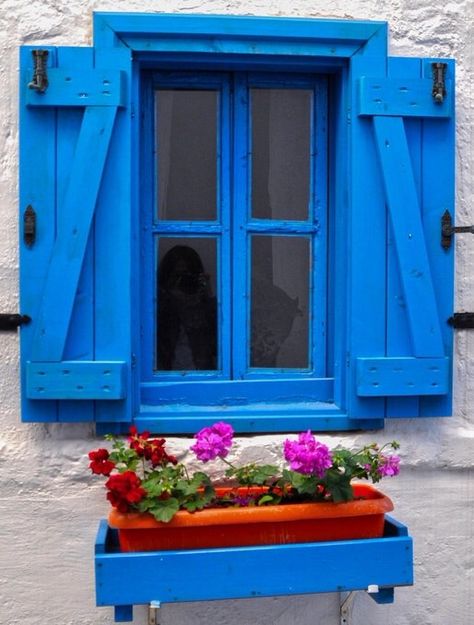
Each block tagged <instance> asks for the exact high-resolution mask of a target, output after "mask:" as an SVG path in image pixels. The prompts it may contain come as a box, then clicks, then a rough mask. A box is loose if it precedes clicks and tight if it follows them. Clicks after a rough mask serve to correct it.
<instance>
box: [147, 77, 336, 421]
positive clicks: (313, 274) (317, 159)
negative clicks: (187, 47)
mask: <svg viewBox="0 0 474 625" xmlns="http://www.w3.org/2000/svg"><path fill="white" fill-rule="evenodd" d="M144 85H145V90H148V91H149V90H150V89H151V90H152V93H151V94H150V93H146V94H145V96H144V98H145V101H147V102H150V103H153V104H152V105H147V106H145V111H146V113H145V114H146V117H145V122H144V128H145V131H144V143H145V145H144V151H143V162H144V166H145V168H146V171H147V175H145V176H144V179H145V180H147V182H146V183H145V184H144V185H143V189H144V192H143V194H142V197H143V199H142V201H143V202H144V203H145V205H146V208H144V210H143V216H144V219H145V224H144V227H143V229H142V233H143V249H144V251H145V254H144V260H143V269H144V272H143V281H142V288H143V292H144V297H143V298H142V299H143V301H144V302H145V305H144V307H143V313H142V323H143V326H144V331H143V336H142V347H141V353H142V358H143V365H142V366H143V372H144V376H143V378H144V380H143V382H144V383H143V384H142V397H143V399H144V402H145V403H146V402H150V403H160V404H170V403H173V393H175V392H176V383H179V393H180V399H179V402H175V403H177V404H178V406H181V409H182V410H183V411H186V410H187V409H188V405H189V404H190V403H192V404H195V405H199V404H201V406H202V407H203V409H204V410H205V409H206V407H207V406H209V405H219V404H220V403H222V397H227V398H231V397H232V395H233V394H235V393H236V391H235V390H234V388H235V386H236V384H235V382H236V381H240V383H239V385H238V386H239V391H238V395H239V402H242V399H243V398H247V399H248V398H249V393H250V397H251V393H252V390H251V389H252V386H251V385H248V384H247V385H246V384H245V383H243V382H244V381H248V380H259V381H261V382H262V384H260V385H259V387H258V388H259V400H260V401H262V400H264V399H265V400H266V401H273V402H275V398H277V397H278V398H279V399H278V401H279V402H284V401H286V402H287V403H290V402H291V401H292V399H291V398H292V397H295V396H300V397H301V396H305V397H306V398H307V400H309V399H310V398H313V400H314V401H320V400H328V399H329V398H330V396H331V391H330V390H329V389H330V388H331V385H332V384H333V380H332V379H331V376H330V375H329V372H328V371H327V365H326V341H327V337H326V332H325V328H326V302H327V295H326V292H327V276H326V270H327V262H326V261H327V229H326V225H327V201H326V198H327V79H326V77H325V76H324V77H322V76H319V75H306V74H284V75H281V74H278V75H275V74H268V73H267V74H265V73H247V72H233V73H227V74H220V73H217V74H210V73H195V74H189V73H182V74H178V73H176V72H175V73H173V74H166V73H154V74H152V75H151V76H149V77H147V78H145V80H144ZM180 94H181V99H182V100H183V103H182V104H181V107H183V106H184V107H186V106H188V108H189V112H190V113H191V115H192V114H193V113H194V114H195V107H194V106H193V105H192V104H191V105H189V104H188V105H186V100H189V99H191V98H192V97H193V94H194V99H195V100H196V104H197V103H198V101H199V98H201V99H202V98H203V96H204V99H205V100H207V103H206V104H207V105H208V106H210V107H212V109H213V113H214V116H213V121H214V120H215V123H216V125H217V132H216V137H215V138H214V139H213V141H214V142H215V143H216V144H217V146H216V149H215V157H214V155H213V157H214V158H215V160H216V164H215V166H214V167H215V169H216V170H217V172H218V173H217V176H216V178H217V184H216V185H215V193H216V195H217V202H216V206H217V210H216V211H215V219H212V220H209V219H203V218H202V209H200V210H199V211H196V212H195V218H194V219H192V216H193V213H192V212H190V210H192V206H193V202H195V201H196V200H195V199H194V197H193V195H192V193H188V194H187V195H188V197H187V198H185V199H183V198H182V197H181V198H178V200H176V201H182V202H183V201H184V202H185V203H186V201H187V202H188V204H187V205H186V206H183V209H184V211H181V213H180V210H179V205H178V207H176V208H175V209H173V208H171V212H172V218H165V217H164V216H160V215H159V211H158V210H157V208H156V206H157V203H158V202H159V199H160V188H159V187H160V182H159V180H160V178H161V176H160V175H156V171H157V170H159V169H160V154H161V152H162V150H160V148H159V147H157V145H156V144H157V142H159V141H160V136H159V131H158V130H157V128H161V127H162V126H163V134H165V135H166V138H165V137H163V143H164V142H165V139H167V138H169V134H170V133H169V120H168V117H167V123H164V122H160V120H159V119H158V118H159V114H160V113H159V111H160V106H159V104H158V103H159V102H160V98H162V99H164V100H165V102H166V104H167V105H168V106H169V104H170V102H171V101H172V98H173V97H174V98H176V97H179V96H180ZM211 94H212V95H211ZM252 98H253V100H254V101H252ZM216 102H217V103H218V106H217V107H216V111H214V107H215V103H216ZM272 105H273V109H275V108H276V109H277V112H276V113H274V114H273V118H274V120H273V125H274V126H275V125H276V126H277V127H278V128H275V131H274V133H273V134H274V135H276V138H277V139H278V138H279V141H280V142H282V141H284V140H285V139H286V140H287V141H290V140H291V136H289V132H291V130H292V129H293V130H294V128H293V127H292V126H291V121H292V119H293V118H288V114H289V113H290V112H293V111H291V108H292V107H294V106H298V105H299V106H300V109H301V113H302V115H301V119H300V120H299V121H297V122H293V126H302V128H299V132H300V135H301V136H297V137H295V138H294V146H293V151H294V152H295V157H299V161H298V165H299V171H298V170H296V169H295V170H294V171H293V172H291V174H292V175H291V176H290V174H289V173H288V174H287V180H284V181H281V180H279V181H277V182H276V183H275V182H273V187H275V185H276V186H277V189H276V191H279V192H280V193H281V192H283V193H285V192H286V197H285V198H284V200H282V201H281V202H278V200H279V198H278V197H276V195H277V193H276V192H275V191H273V197H272V202H270V199H269V197H267V195H268V194H269V192H268V186H271V185H270V184H269V183H267V182H266V181H265V185H264V184H263V183H262V182H260V180H259V178H263V177H264V175H265V174H267V177H268V176H269V174H268V172H267V171H266V170H265V171H264V172H263V175H262V173H261V171H260V168H261V165H260V164H259V159H260V158H261V157H262V156H263V155H262V154H261V152H262V151H263V150H264V149H266V148H267V146H268V143H270V144H272V136H271V135H270V132H269V131H268V119H269V111H270V107H271V106H272ZM262 106H263V107H264V108H263V111H262V112H260V109H261V108H262ZM164 107H165V105H163V107H162V108H164ZM278 107H279V108H280V109H282V110H280V111H279V108H278ZM157 110H158V113H157V115H155V111H157ZM252 111H254V113H255V115H257V114H258V115H259V118H257V123H256V126H258V127H260V126H262V124H264V123H265V124H267V127H266V128H265V129H262V130H266V131H267V132H266V133H265V137H264V138H261V139H260V140H259V135H258V134H257V130H258V129H257V130H254V129H253V127H252V117H253V115H252ZM216 113H217V114H216ZM265 114H266V115H265ZM165 115H167V113H166V112H165V111H163V116H165ZM260 117H261V118H262V119H260ZM305 117H307V119H305ZM155 120H156V121H155ZM178 121H181V122H182V120H181V118H179V120H178ZM278 122H285V123H287V124H289V125H290V127H289V129H288V130H287V131H286V134H285V135H284V136H281V135H282V134H283V132H282V130H281V124H278ZM200 126H201V124H199V120H198V119H194V120H193V121H192V122H189V126H186V135H185V137H182V135H181V132H180V129H179V128H178V129H177V134H178V137H179V140H180V141H181V142H183V141H184V143H185V147H188V144H187V141H189V135H192V134H193V133H196V132H197V131H196V127H198V128H200ZM262 130H260V131H259V132H261V131H262ZM277 131H278V133H279V134H277ZM200 134H202V133H201V131H200V130H199V132H198V137H199V136H200ZM254 135H255V144H256V145H255V146H253V141H252V137H253V136H254ZM150 137H153V138H154V139H155V140H154V141H151V142H150ZM273 144H275V141H274V140H273ZM178 147H179V146H178ZM276 148H277V146H276ZM276 148H275V149H276ZM282 148H284V149H280V151H281V152H282V154H281V157H280V158H281V159H282V162H281V163H280V164H278V163H276V164H275V166H274V167H273V169H275V168H276V169H277V170H278V173H279V174H280V176H279V178H282V177H283V178H284V174H285V171H282V170H283V169H287V168H288V167H292V166H293V167H295V166H294V165H293V163H292V160H294V158H293V159H291V158H290V157H289V156H287V155H286V154H285V152H286V151H287V150H288V149H289V146H288V143H287V144H286V145H285V146H282ZM267 149H268V148H267ZM191 151H192V147H191ZM153 153H155V154H156V158H153ZM180 157H181V158H180V159H178V160H179V163H178V165H177V166H178V167H182V168H183V174H182V176H183V180H182V183H181V184H182V185H183V186H184V188H186V185H188V184H189V185H191V187H192V185H193V183H194V184H196V185H197V186H198V185H199V182H200V180H194V179H192V180H189V178H188V179H187V178H186V176H185V174H186V173H188V175H189V164H188V167H186V165H184V166H183V165H182V163H181V161H182V160H183V158H184V159H185V158H186V154H184V155H183V154H182V153H180ZM198 157H199V158H200V159H202V158H203V154H202V152H200V153H199V154H198ZM285 157H286V158H285ZM165 159H167V156H166V155H165V154H163V160H165ZM274 160H275V157H274ZM156 161H158V162H156ZM167 168H169V164H168V163H167ZM305 169H307V172H306V173H305V171H304V170H305ZM301 170H303V171H302V172H301ZM252 173H253V174H254V176H253V177H252ZM298 176H299V177H300V178H301V180H299V179H298ZM204 177H205V172H204ZM274 177H275V174H274ZM254 178H257V182H256V183H254ZM285 182H286V184H285ZM163 184H164V183H163ZM208 184H210V183H208ZM255 184H260V185H261V186H264V187H265V188H264V189H263V191H264V192H265V194H263V193H262V191H261V190H260V188H258V189H257V190H254V191H253V189H255ZM288 186H289V187H290V188H289V189H288ZM304 186H306V187H307V188H304ZM153 188H154V191H153ZM177 188H178V191H177V192H175V194H176V193H177V194H178V196H180V195H182V194H183V191H182V188H181V187H179V185H178V187H177ZM180 189H181V190H180ZM298 192H300V195H301V197H297V199H296V200H295V199H294V196H295V194H296V193H298ZM252 198H253V199H254V202H252ZM298 200H299V207H298V206H297V207H296V210H297V211H299V212H295V203H296V204H298ZM173 201H175V200H174V199H173V197H172V198H171V202H173ZM207 201H208V202H209V199H208V200H207ZM253 204H255V206H253ZM262 204H263V206H261V207H260V208H259V205H262ZM272 208H273V210H274V212H276V215H273V214H271V210H272ZM257 209H258V210H257ZM258 211H260V212H258ZM262 211H265V212H266V213H267V215H265V214H263V213H262ZM278 211H279V212H278ZM183 212H184V214H185V216H186V215H187V219H186V218H185V216H183V214H182V213H183ZM255 213H257V215H255ZM262 217H263V218H262ZM178 244H180V245H181V247H180V249H183V246H187V247H191V248H192V249H194V248H195V249H199V250H202V251H203V252H204V254H206V251H207V252H208V254H207V255H208V256H209V249H208V248H210V247H212V249H215V252H214V254H211V256H215V257H216V258H215V259H212V260H213V261H214V266H215V274H216V275H215V280H214V281H215V289H214V290H215V291H216V294H215V299H216V300H217V319H218V320H219V323H218V324H217V332H216V334H217V337H216V338H217V341H216V342H217V347H218V349H217V359H216V360H217V361H216V363H215V365H214V366H212V367H211V365H209V364H208V365H207V366H206V365H203V366H202V367H200V369H204V370H200V369H198V368H197V367H196V365H195V364H194V363H193V362H192V360H189V359H188V363H187V364H186V363H185V364H182V365H179V368H177V369H175V370H170V369H171V365H170V364H168V365H166V366H164V365H163V366H160V364H159V362H158V363H157V358H158V357H157V354H156V351H157V350H156V349H155V346H156V345H157V344H158V352H160V338H159V337H160V333H161V334H162V335H164V337H165V338H164V339H163V340H164V341H166V343H167V344H168V345H169V343H170V341H169V335H170V333H171V334H172V333H173V328H175V327H176V317H179V316H180V312H179V310H178V306H181V308H183V307H186V305H187V306H188V308H187V309H185V310H184V311H183V312H184V314H188V315H189V314H190V312H189V311H190V306H193V305H194V308H192V311H193V312H194V313H195V312H196V310H198V308H197V305H195V304H194V302H195V300H196V294H195V293H194V292H193V293H191V294H190V299H191V300H192V302H191V303H190V304H186V303H185V302H183V297H184V295H183V291H179V293H178V295H177V297H179V302H178V303H176V302H177V300H176V298H175V299H174V300H173V304H174V307H173V313H174V314H173V315H172V318H171V319H168V323H166V321H167V317H166V315H161V316H160V314H159V312H158V311H159V310H160V295H159V293H158V292H157V286H156V285H157V278H156V275H157V272H158V266H159V260H158V259H157V258H156V256H157V255H158V256H159V258H161V259H162V258H163V253H161V252H160V249H161V248H163V249H164V250H168V251H169V250H171V249H173V245H178ZM176 249H178V248H176ZM272 252H273V255H272ZM292 259H293V260H292ZM270 261H272V263H271V264H272V267H270V268H269V269H270V273H271V274H272V275H271V276H267V275H266V273H265V271H266V269H268V268H267V267H266V265H267V263H268V264H270ZM296 261H298V262H296ZM292 262H293V265H292ZM275 265H276V266H277V267H278V265H280V266H281V265H283V269H282V268H280V270H279V272H278V269H276V268H275V267H274V266H275ZM285 265H290V266H292V267H293V266H294V268H293V269H292V270H291V272H290V271H289V270H287V269H285ZM275 272H276V273H278V275H277V276H276V277H275V276H274V273H275ZM256 275H257V277H256V278H254V276H256ZM262 276H263V277H262ZM278 278H280V281H282V280H283V281H284V282H285V281H286V284H284V285H283V286H285V288H286V290H284V289H283V288H282V287H281V286H277V285H276V284H275V283H274V282H275V280H278ZM189 279H192V278H190V277H189V278H188V280H189ZM254 280H259V281H258V283H257V285H256V284H255V282H254ZM272 280H273V281H272ZM158 282H159V280H158ZM291 282H293V283H297V284H296V286H295V284H293V285H292V284H291ZM288 283H289V284H288ZM291 288H293V289H295V291H294V293H293V295H295V293H299V295H300V298H299V299H298V297H295V298H294V299H292V298H291V297H290V295H289V294H288V292H287V291H288V290H291ZM188 290H189V287H188ZM191 290H192V285H191ZM260 290H264V296H262V295H260V294H259V291H260ZM160 292H161V293H162V294H163V299H165V301H166V302H167V304H164V305H163V306H165V305H168V306H169V307H170V308H171V307H172V306H173V304H170V303H169V300H170V297H172V296H170V295H169V293H164V292H163V290H161V291H160ZM255 300H257V304H256V303H255ZM264 300H267V301H264ZM268 300H269V301H270V303H271V306H269V305H268V303H267V302H268ZM300 300H304V301H300ZM204 306H205V304H204V302H203V303H202V304H201V308H203V307H204ZM273 311H275V312H274V313H273ZM310 311H311V314H310ZM272 314H273V316H272ZM298 317H300V318H301V317H304V319H302V320H301V321H300V319H298ZM255 318H256V319H255ZM160 319H161V323H160ZM157 320H158V323H157ZM298 321H300V323H299V327H298ZM272 324H273V325H272ZM294 325H296V326H297V328H296V332H295V333H294V334H295V336H294V337H292V336H291V331H292V329H293V327H294ZM192 330H193V329H192V328H190V333H191V332H192ZM205 330H206V328H205V326H202V327H201V328H200V332H201V333H204V334H206V332H205ZM298 330H299V332H298ZM288 335H289V338H290V346H289V347H287V351H286V355H285V353H284V354H283V355H282V356H280V352H281V351H282V346H283V348H284V347H285V343H286V342H287V338H288ZM150 337H153V338H152V339H151V340H150ZM280 337H282V338H280ZM283 337H284V338H283ZM174 339H175V343H176V341H177V337H174ZM206 339H207V340H208V343H211V342H212V341H211V340H210V339H208V337H207V336H206ZM278 340H280V341H281V345H280V344H277V341H278ZM200 347H201V344H200V343H198V345H197V346H196V351H197V352H199V351H201V352H202V351H203V349H202V347H201V349H199V348H200ZM200 356H201V360H203V359H204V360H206V359H205V357H203V356H202V354H200ZM159 360H160V359H159V358H158V361H159ZM208 360H209V358H208ZM186 366H187V367H188V370H186V369H185V367H186ZM209 369H212V370H209ZM209 380H213V381H214V384H213V385H212V387H211V388H209V385H208V384H207V382H208V381H209ZM246 387H248V390H247V388H246ZM227 401H229V400H227ZM175 409H177V408H175Z"/></svg>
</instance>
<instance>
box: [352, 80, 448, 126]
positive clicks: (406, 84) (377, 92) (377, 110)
mask: <svg viewBox="0 0 474 625" xmlns="http://www.w3.org/2000/svg"><path fill="white" fill-rule="evenodd" d="M432 89H433V81H432V80H430V79H429V78H416V79H403V78H369V77H367V76H363V77H362V78H361V80H360V83H359V90H360V94H359V95H360V109H359V115H388V116H397V117H398V116H400V117H441V118H443V117H444V118H446V117H451V116H452V114H453V100H454V98H453V95H454V94H453V86H452V82H451V81H450V80H447V81H446V92H447V93H446V97H445V98H444V101H443V102H442V103H441V104H437V103H436V102H435V101H434V98H433V96H432V95H431V92H432Z"/></svg>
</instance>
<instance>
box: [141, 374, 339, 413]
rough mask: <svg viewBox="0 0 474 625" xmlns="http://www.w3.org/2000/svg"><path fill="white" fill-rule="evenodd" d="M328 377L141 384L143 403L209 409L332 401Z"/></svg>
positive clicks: (276, 376)
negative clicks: (263, 403)
mask: <svg viewBox="0 0 474 625" xmlns="http://www.w3.org/2000/svg"><path fill="white" fill-rule="evenodd" d="M333 395H334V393H333V380H332V379H331V378H319V379H311V378H306V379H299V380H298V379H294V378H290V379H288V378H286V377H284V375H282V376H279V375H273V377H272V379H265V380H262V379H259V380H247V379H246V380H210V379H206V380H203V381H201V382H198V381H197V380H195V381H191V382H188V381H186V379H185V378H184V376H181V380H179V381H174V382H167V383H166V382H161V383H158V384H157V383H156V382H155V383H153V382H151V383H144V384H142V385H141V398H142V402H143V403H156V404H179V403H184V404H189V403H196V404H201V405H204V406H205V405H207V406H213V405H220V406H233V405H243V404H246V403H249V402H266V401H270V402H272V403H278V402H282V401H287V402H288V401H291V402H293V403H297V402H299V401H301V402H314V401H322V402H331V401H333Z"/></svg>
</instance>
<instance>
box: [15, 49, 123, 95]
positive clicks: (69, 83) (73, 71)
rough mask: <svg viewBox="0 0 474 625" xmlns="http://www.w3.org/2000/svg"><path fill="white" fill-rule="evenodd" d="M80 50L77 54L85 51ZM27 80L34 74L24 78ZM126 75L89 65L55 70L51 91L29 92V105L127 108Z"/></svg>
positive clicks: (49, 85)
mask: <svg viewBox="0 0 474 625" xmlns="http://www.w3.org/2000/svg"><path fill="white" fill-rule="evenodd" d="M85 50H86V48H80V49H79V52H78V54H81V53H82V52H83V51H85ZM24 80H25V81H28V80H31V75H28V74H27V75H25V77H24ZM123 82H124V76H123V75H122V74H121V73H120V72H118V71H113V70H108V71H100V70H95V69H90V68H88V67H87V66H86V67H83V68H82V69H79V68H77V67H67V68H66V69H64V65H62V66H61V67H60V68H53V69H51V70H50V71H49V72H48V88H47V89H46V91H44V92H42V93H38V92H37V91H34V90H33V89H29V90H28V91H27V99H26V104H27V106H39V107H43V106H47V107H51V106H61V107H70V106H80V107H84V106H124V104H125V102H124V97H125V92H124V85H123Z"/></svg>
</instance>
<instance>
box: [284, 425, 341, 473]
mask: <svg viewBox="0 0 474 625" xmlns="http://www.w3.org/2000/svg"><path fill="white" fill-rule="evenodd" d="M283 451H284V455H285V460H287V461H288V462H289V463H290V469H291V470H292V471H297V472H298V473H303V474H305V475H316V476H317V477H323V476H324V474H325V473H326V470H327V469H329V468H330V467H331V466H332V456H331V452H330V451H329V448H328V447H326V445H324V444H323V443H320V442H319V441H317V440H316V439H315V438H314V436H313V435H312V434H311V431H310V430H308V431H307V432H302V433H301V434H299V435H298V440H297V441H290V440H288V439H287V440H286V441H285V442H284V443H283Z"/></svg>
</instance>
